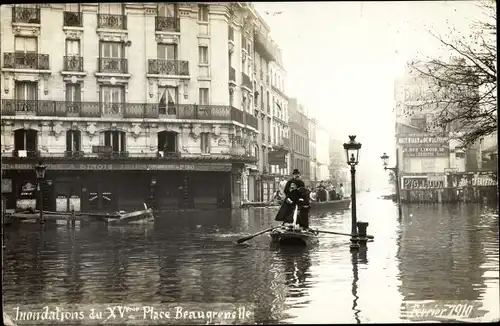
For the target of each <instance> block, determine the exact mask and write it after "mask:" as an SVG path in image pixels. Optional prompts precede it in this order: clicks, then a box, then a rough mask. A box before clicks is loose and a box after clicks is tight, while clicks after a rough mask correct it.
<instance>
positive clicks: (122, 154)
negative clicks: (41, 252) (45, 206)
mask: <svg viewBox="0 0 500 326" xmlns="http://www.w3.org/2000/svg"><path fill="white" fill-rule="evenodd" d="M18 152H19V150H13V151H9V152H4V153H2V159H8V160H12V158H15V160H12V161H18V160H23V159H24V160H27V161H33V160H34V159H39V158H52V159H54V160H58V159H60V160H62V161H64V160H77V161H80V160H84V161H96V163H99V164H100V163H101V162H102V160H103V159H106V160H124V161H127V160H129V161H134V160H137V159H146V160H151V161H156V160H158V161H162V160H178V159H180V158H183V156H184V155H183V154H182V153H180V152H178V151H176V152H163V151H150V152H146V153H144V152H142V151H141V152H131V151H111V152H107V153H93V152H91V151H65V152H40V151H38V150H36V151H27V155H26V156H19V154H18ZM159 153H162V154H163V155H162V154H159ZM194 157H195V159H196V160H197V161H198V160H200V158H201V159H202V160H207V161H218V162H221V161H223V160H231V159H232V160H238V161H244V162H255V161H256V156H255V155H253V154H250V153H249V152H245V151H239V150H238V149H237V148H235V147H230V149H229V150H226V151H223V152H221V153H220V154H216V153H212V154H211V155H210V156H201V155H197V156H194ZM185 158H186V159H189V158H193V154H189V155H188V156H186V157H185ZM99 161H101V162H99ZM145 165H146V164H145ZM146 166H147V165H146ZM146 166H145V168H146Z"/></svg>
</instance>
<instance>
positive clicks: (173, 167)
mask: <svg viewBox="0 0 500 326" xmlns="http://www.w3.org/2000/svg"><path fill="white" fill-rule="evenodd" d="M2 169H5V170H33V164H23V163H14V164H2ZM47 170H56V171H57V170H62V171H65V170H70V171H74V170H83V171H103V170H104V171H130V170H151V171H181V170H182V171H231V164H173V163H172V164H134V163H55V164H50V163H49V164H47Z"/></svg>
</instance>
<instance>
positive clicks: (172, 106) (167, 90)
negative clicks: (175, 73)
mask: <svg viewBox="0 0 500 326" xmlns="http://www.w3.org/2000/svg"><path fill="white" fill-rule="evenodd" d="M178 101H179V93H178V90H177V87H159V88H158V112H159V113H160V114H169V115H175V114H177V103H178Z"/></svg>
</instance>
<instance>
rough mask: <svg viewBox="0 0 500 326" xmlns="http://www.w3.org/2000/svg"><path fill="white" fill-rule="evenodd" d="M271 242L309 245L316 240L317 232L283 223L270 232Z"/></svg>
mask: <svg viewBox="0 0 500 326" xmlns="http://www.w3.org/2000/svg"><path fill="white" fill-rule="evenodd" d="M270 236H271V240H272V242H273V243H276V244H279V245H288V246H310V245H313V244H316V243H317V242H318V233H317V232H314V231H312V230H305V229H303V228H301V227H298V226H296V225H293V224H285V225H283V226H281V227H279V228H277V229H274V230H272V231H271V233H270Z"/></svg>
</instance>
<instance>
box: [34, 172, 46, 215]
mask: <svg viewBox="0 0 500 326" xmlns="http://www.w3.org/2000/svg"><path fill="white" fill-rule="evenodd" d="M34 169H35V172H36V179H37V180H38V187H37V188H38V196H39V197H40V224H43V223H44V221H43V191H42V185H43V182H44V181H45V170H46V169H47V166H46V165H43V164H42V162H38V165H35V166H34Z"/></svg>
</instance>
